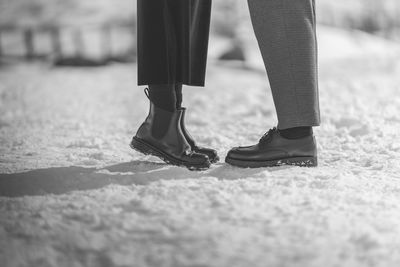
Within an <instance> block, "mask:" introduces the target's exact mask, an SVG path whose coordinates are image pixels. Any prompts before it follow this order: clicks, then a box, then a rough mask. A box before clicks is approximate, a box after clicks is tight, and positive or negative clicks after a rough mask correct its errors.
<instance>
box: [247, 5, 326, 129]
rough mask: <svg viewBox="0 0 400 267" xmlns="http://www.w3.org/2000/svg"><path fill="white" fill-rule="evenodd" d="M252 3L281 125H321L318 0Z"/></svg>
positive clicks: (281, 126) (253, 19)
mask: <svg viewBox="0 0 400 267" xmlns="http://www.w3.org/2000/svg"><path fill="white" fill-rule="evenodd" d="M248 3H249V8H250V14H251V18H252V22H253V27H254V31H255V33H256V37H257V40H258V43H259V46H260V50H261V53H262V56H263V59H264V62H265V67H266V69H267V72H268V77H269V81H270V85H271V89H272V94H273V98H274V102H275V107H276V111H277V116H278V128H279V129H287V128H292V127H299V126H317V125H319V123H320V114H319V102H318V70H317V67H318V66H317V42H316V31H315V9H314V0H248Z"/></svg>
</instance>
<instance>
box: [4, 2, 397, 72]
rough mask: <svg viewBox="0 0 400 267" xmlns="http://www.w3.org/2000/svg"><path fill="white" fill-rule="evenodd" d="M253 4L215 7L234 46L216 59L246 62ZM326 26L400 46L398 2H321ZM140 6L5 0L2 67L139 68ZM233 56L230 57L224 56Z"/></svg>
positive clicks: (217, 24)
mask: <svg viewBox="0 0 400 267" xmlns="http://www.w3.org/2000/svg"><path fill="white" fill-rule="evenodd" d="M246 4H247V2H246V1H243V0H225V1H214V3H213V21H212V34H213V36H216V37H221V38H224V39H225V40H226V41H227V42H229V45H228V46H227V45H226V42H225V46H223V47H224V48H223V49H222V50H221V49H219V50H218V49H217V48H218V47H219V46H218V44H217V41H216V40H218V38H214V39H212V42H215V45H211V47H210V48H211V49H210V50H211V51H210V54H211V57H218V58H222V59H238V60H244V59H245V51H242V50H245V48H244V47H242V45H241V41H240V39H242V38H243V37H242V34H241V32H243V29H244V28H245V29H247V28H248V26H249V18H248V10H247V7H246ZM317 9H318V13H317V16H318V21H319V23H320V24H324V25H329V26H334V27H340V28H346V29H354V30H359V31H364V32H367V33H371V34H374V35H377V36H380V37H382V38H386V39H391V40H396V41H400V2H399V1H398V0H337V1H330V0H317ZM135 13H136V1H133V0H114V1H108V0H98V1H88V0H53V1H48V0H12V1H11V0H0V58H1V60H0V64H6V62H9V61H10V60H11V61H14V60H21V59H22V60H45V61H49V62H52V63H54V65H72V66H74V65H78V66H79V65H85V66H97V65H105V64H108V63H110V62H134V61H135V58H136V41H135V32H136V20H135ZM224 50H227V51H224Z"/></svg>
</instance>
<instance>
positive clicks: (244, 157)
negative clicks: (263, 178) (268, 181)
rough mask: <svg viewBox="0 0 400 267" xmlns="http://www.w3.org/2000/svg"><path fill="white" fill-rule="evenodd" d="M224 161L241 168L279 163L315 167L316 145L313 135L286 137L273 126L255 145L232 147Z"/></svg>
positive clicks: (269, 165)
mask: <svg viewBox="0 0 400 267" xmlns="http://www.w3.org/2000/svg"><path fill="white" fill-rule="evenodd" d="M225 162H226V163H229V164H231V165H234V166H238V167H243V168H259V167H275V166H281V165H295V166H302V167H316V166H317V165H318V160H317V145H316V142H315V137H314V136H308V137H305V138H300V139H286V138H284V137H282V136H281V135H280V134H279V130H278V129H276V128H273V129H271V130H269V132H267V133H266V134H265V135H264V136H263V137H262V138H261V139H260V141H259V143H258V144H256V145H253V146H247V147H235V148H232V149H231V150H230V151H229V152H228V155H227V156H226V159H225Z"/></svg>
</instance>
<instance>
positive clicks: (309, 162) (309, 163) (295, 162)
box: [225, 157, 318, 168]
mask: <svg viewBox="0 0 400 267" xmlns="http://www.w3.org/2000/svg"><path fill="white" fill-rule="evenodd" d="M225 162H226V163H228V164H230V165H233V166H236V167H241V168H262V167H279V166H285V165H289V166H298V167H317V166H318V158H317V157H293V158H285V159H279V160H268V161H245V160H237V159H231V158H228V157H227V158H225Z"/></svg>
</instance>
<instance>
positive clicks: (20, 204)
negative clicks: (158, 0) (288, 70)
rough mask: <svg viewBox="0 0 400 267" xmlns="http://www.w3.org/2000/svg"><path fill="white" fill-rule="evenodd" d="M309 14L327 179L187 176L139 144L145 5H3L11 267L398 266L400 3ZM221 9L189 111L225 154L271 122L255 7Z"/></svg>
mask: <svg viewBox="0 0 400 267" xmlns="http://www.w3.org/2000/svg"><path fill="white" fill-rule="evenodd" d="M277 1H278V0H277ZM292 1H295V0H292ZM310 1H311V0H310ZM316 4H317V17H318V22H319V25H318V42H319V60H320V63H321V64H320V69H319V70H320V71H319V74H320V79H319V81H320V88H321V89H320V103H321V114H322V124H321V127H318V128H316V129H315V134H316V136H317V142H318V149H319V165H320V166H319V167H318V168H317V169H308V168H305V169H301V170H299V169H298V168H289V167H286V166H284V167H282V168H277V169H273V170H269V169H268V170H266V169H256V170H249V169H243V170H238V169H237V168H233V167H231V166H228V165H227V164H224V163H223V162H221V163H218V164H216V165H214V166H213V167H212V168H211V169H210V170H209V171H207V172H190V171H188V170H186V169H183V168H178V167H171V166H167V165H165V164H164V163H162V162H160V161H157V159H155V158H153V157H149V156H145V155H142V154H139V153H137V152H135V151H132V149H130V147H129V145H128V144H129V142H130V140H131V138H132V136H133V135H134V134H135V132H136V129H137V128H138V127H139V125H140V124H141V123H142V121H143V119H144V118H145V116H146V113H147V112H148V100H147V98H146V96H145V95H144V94H143V91H142V90H138V88H137V86H136V53H137V51H136V19H135V17H136V15H135V13H136V11H135V10H136V0H51V1H50V0H0V265H1V266H6V267H8V266H29V267H30V266H56V267H59V266H68V267H70V266H73V267H75V266H77V267H82V266H94V267H98V266H107V267H113V266H118V267H119V266H121V267H126V266H154V267H156V266H157V267H158V266H176V267H180V266H185V267H187V266H207V267H224V266H229V267H235V266H240V267H242V266H254V267H258V266H260V267H264V266H289V267H290V266H296V267H299V266H301V267H302V266H307V267H309V266H327V267H329V266H357V267H358V266H385V267H397V266H399V262H400V253H399V247H400V224H399V214H400V211H399V203H400V194H399V193H400V179H399V173H400V164H399V161H400V142H399V140H400V132H399V129H400V46H399V42H400V1H399V0H316ZM212 14H213V15H212V23H211V25H212V27H211V38H210V46H209V48H210V49H209V64H208V68H207V78H206V87H205V88H201V89H198V90H197V89H194V90H191V89H192V88H185V89H184V105H185V106H187V107H188V108H189V109H188V113H187V117H186V121H187V126H188V129H190V131H191V134H192V135H193V136H194V138H195V139H196V141H198V143H199V144H201V145H204V146H209V147H213V148H215V149H217V150H218V153H219V154H220V156H221V158H224V156H225V155H226V153H227V151H228V150H229V149H230V148H231V147H233V146H237V145H246V144H252V143H254V142H257V141H258V140H259V138H260V136H261V135H262V134H263V133H265V131H266V130H267V129H268V128H270V127H272V126H274V125H276V113H275V108H274V103H273V99H272V96H271V94H270V91H271V90H270V88H269V85H268V80H267V77H266V75H265V69H264V66H263V62H262V59H261V56H260V52H259V49H258V47H257V42H256V39H255V37H254V33H253V30H252V27H251V22H250V16H249V11H248V7H247V1H246V0H214V1H213V12H212ZM210 259H213V260H212V261H210ZM135 263H136V265H135Z"/></svg>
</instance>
